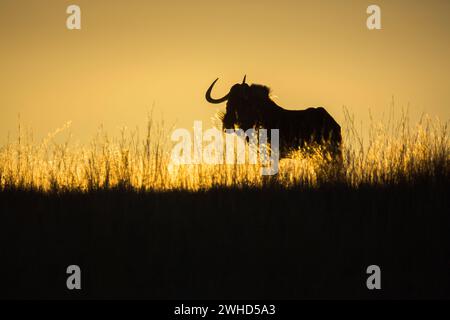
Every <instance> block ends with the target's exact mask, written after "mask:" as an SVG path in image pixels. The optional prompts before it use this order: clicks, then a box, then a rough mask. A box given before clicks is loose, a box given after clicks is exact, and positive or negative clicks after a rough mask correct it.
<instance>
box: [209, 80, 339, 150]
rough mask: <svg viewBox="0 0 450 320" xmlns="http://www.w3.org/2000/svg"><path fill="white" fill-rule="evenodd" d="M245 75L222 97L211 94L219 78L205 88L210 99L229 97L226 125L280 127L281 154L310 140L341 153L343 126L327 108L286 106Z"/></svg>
mask: <svg viewBox="0 0 450 320" xmlns="http://www.w3.org/2000/svg"><path fill="white" fill-rule="evenodd" d="M245 78H246V77H244V80H243V81H242V83H237V84H235V85H234V86H233V87H231V90H230V92H228V94H226V95H225V96H224V97H222V98H220V99H214V98H212V97H211V91H212V89H213V87H214V85H215V83H216V82H217V80H219V78H217V79H216V80H214V82H213V83H212V84H211V86H210V87H209V88H208V90H207V91H206V95H205V97H206V100H207V101H208V102H210V103H215V104H216V103H221V102H225V101H227V107H226V112H225V114H224V115H223V117H222V124H223V128H224V129H234V128H235V126H237V127H238V128H241V129H243V130H244V131H245V130H248V129H251V128H255V129H258V128H264V129H279V137H280V140H279V148H280V156H281V157H286V156H287V155H288V153H289V152H290V151H292V150H296V149H299V148H302V147H305V146H307V145H311V144H316V145H319V146H322V147H323V150H326V151H328V152H329V154H331V155H332V157H333V158H336V157H340V156H341V142H342V137H341V127H340V126H339V124H338V123H337V122H336V121H335V120H334V119H333V117H332V116H331V115H330V114H329V113H328V112H327V111H326V110H325V109H324V108H322V107H318V108H308V109H306V110H286V109H283V108H282V107H280V106H278V105H277V104H276V103H275V102H274V101H273V100H272V99H271V98H270V95H269V94H270V89H269V88H268V87H266V86H263V85H258V84H252V85H248V84H247V83H245Z"/></svg>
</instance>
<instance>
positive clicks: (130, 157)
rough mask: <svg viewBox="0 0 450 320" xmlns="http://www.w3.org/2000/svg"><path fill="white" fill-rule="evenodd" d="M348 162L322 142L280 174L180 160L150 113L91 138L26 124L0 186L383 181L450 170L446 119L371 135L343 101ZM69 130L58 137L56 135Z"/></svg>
mask: <svg viewBox="0 0 450 320" xmlns="http://www.w3.org/2000/svg"><path fill="white" fill-rule="evenodd" d="M344 116H345V121H344V124H343V130H342V134H343V139H344V143H343V149H342V150H343V162H342V163H341V164H336V163H335V162H330V161H327V160H326V159H324V158H327V156H326V155H324V153H323V152H321V151H320V150H319V149H318V148H317V147H316V148H312V150H298V151H296V152H293V153H292V155H291V157H290V158H288V159H283V160H281V162H280V168H279V173H278V175H276V176H274V177H264V176H261V174H260V168H261V166H260V165H250V164H245V165H238V164H236V165H226V164H223V165H205V164H200V165H189V166H176V165H173V164H172V163H171V161H170V154H171V149H172V146H173V142H171V141H170V130H168V129H167V128H165V126H164V122H163V121H154V119H153V118H152V117H151V116H149V119H148V122H147V127H146V129H145V132H144V135H143V136H142V137H141V133H140V131H139V130H138V129H136V130H127V129H123V130H121V132H120V135H119V136H118V137H111V136H109V135H108V133H106V132H105V131H104V130H103V129H99V131H98V133H97V134H96V136H95V137H94V138H93V139H92V141H91V142H90V143H89V144H88V145H80V144H77V143H73V142H72V139H73V138H72V135H71V134H70V128H69V126H70V124H69V123H68V124H66V125H64V126H63V127H62V128H59V129H58V130H56V131H55V132H53V133H51V134H49V135H48V136H47V137H46V138H45V139H44V140H43V141H41V142H39V143H35V142H34V140H33V136H32V134H30V133H29V132H28V131H27V132H24V131H23V129H22V127H21V125H20V124H19V127H18V135H17V139H16V140H15V141H10V140H9V139H8V142H7V143H6V144H5V145H3V146H2V147H1V148H0V189H1V190H9V189H14V190H15V189H21V190H39V191H45V192H48V191H51V192H60V191H91V190H102V189H115V188H118V189H130V190H140V191H150V190H154V191H164V190H173V189H182V190H201V189H208V188H214V187H222V186H226V187H264V186H267V185H270V186H274V185H275V186H279V187H286V188H287V187H292V186H299V185H300V186H304V187H307V188H309V187H311V188H314V187H317V186H322V185H329V184H335V183H339V184H344V185H348V186H352V187H359V186H361V185H367V184H369V185H386V184H399V183H409V184H414V183H418V182H423V181H428V182H436V181H438V180H439V179H448V178H449V173H450V172H449V171H450V170H449V169H450V154H449V151H450V143H449V137H448V121H445V122H441V121H440V120H438V119H432V118H430V117H428V116H423V117H422V119H421V120H420V121H419V122H418V123H416V124H414V125H411V123H410V121H409V118H408V116H407V114H406V113H402V115H401V116H400V118H399V119H394V117H389V119H388V120H387V121H385V122H376V121H374V120H373V119H371V121H370V125H369V127H368V139H366V140H364V139H363V137H364V136H365V135H364V133H363V131H364V130H363V129H358V128H357V125H356V124H355V119H354V116H352V115H351V114H350V112H349V111H348V110H347V109H345V108H344ZM64 132H65V133H68V134H67V135H66V138H65V139H64V140H63V141H62V142H60V141H58V142H57V141H56V140H57V139H55V137H56V136H58V135H61V134H62V133H64Z"/></svg>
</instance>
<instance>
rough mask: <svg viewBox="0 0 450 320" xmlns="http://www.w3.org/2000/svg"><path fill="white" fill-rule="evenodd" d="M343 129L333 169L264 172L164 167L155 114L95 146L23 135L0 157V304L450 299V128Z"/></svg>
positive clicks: (309, 161)
mask: <svg viewBox="0 0 450 320" xmlns="http://www.w3.org/2000/svg"><path fill="white" fill-rule="evenodd" d="M347 120H348V121H347V125H346V126H345V128H344V130H343V134H344V140H345V143H344V149H343V156H344V160H343V164H342V166H339V167H336V166H334V164H333V163H332V164H330V163H329V162H327V161H323V156H322V155H321V154H320V152H317V153H315V152H314V150H313V151H312V152H298V153H296V154H293V157H292V158H291V159H286V160H283V162H282V163H281V164H280V173H279V174H278V175H277V176H275V177H271V178H267V179H265V178H264V179H263V178H262V177H261V175H260V174H259V172H260V171H259V169H260V167H258V166H250V165H243V166H223V165H222V166H202V165H199V166H191V167H177V168H173V167H172V168H171V166H170V157H169V156H170V146H171V145H170V143H169V142H168V141H167V140H165V139H167V132H165V131H164V130H163V129H162V126H155V125H154V124H153V122H152V121H151V119H150V120H149V123H148V127H147V132H146V134H145V136H144V138H143V139H140V138H139V134H138V132H134V133H132V134H131V135H129V136H127V135H126V134H125V132H123V134H122V135H121V137H120V138H118V139H110V138H109V137H108V136H107V135H106V134H105V133H103V132H101V133H100V134H99V135H98V136H97V138H96V139H94V140H93V141H92V143H91V144H90V145H88V146H76V145H75V146H73V145H71V144H70V141H69V140H67V141H66V142H62V143H61V142H59V143H58V142H56V140H54V137H53V136H49V138H48V139H46V140H44V141H43V142H42V143H40V144H33V143H31V140H32V139H30V138H26V137H27V135H24V134H22V133H20V131H21V130H19V138H18V140H17V141H14V142H9V143H7V144H6V145H5V146H3V147H2V148H1V149H0V190H1V191H0V261H1V262H0V263H1V264H0V272H1V274H2V275H3V278H2V285H1V288H2V290H1V291H0V297H3V298H79V297H84V298H153V299H167V298H172V299H173V298H181V299H196V298H203V299H205V298H223V299H239V298H256V299H258V298H266V299H271V298H275V299H300V298H450V273H449V272H448V270H449V269H448V268H449V262H450V234H449V232H448V226H449V225H450V215H449V212H450V210H449V209H450V206H449V200H448V190H449V187H450V165H449V161H450V156H449V150H450V144H449V140H448V133H447V125H446V124H442V123H439V122H433V121H431V120H429V119H428V120H423V121H421V122H420V123H419V124H418V125H416V126H410V125H409V124H408V121H407V119H406V118H402V119H401V120H400V121H399V122H395V123H390V122H388V123H387V124H386V123H385V124H382V125H372V126H371V129H370V131H369V140H368V141H366V142H365V141H363V139H362V138H361V135H360V134H359V132H358V131H357V130H356V126H355V125H354V121H353V119H352V118H351V117H350V116H349V115H348V114H347ZM71 264H77V265H79V266H80V267H81V269H82V288H83V289H82V291H81V292H69V291H68V290H67V289H66V286H65V283H66V278H67V275H66V273H65V271H66V268H67V266H68V265H71ZM372 264H376V265H379V266H380V267H381V271H382V290H381V291H376V292H374V291H369V290H367V288H366V286H365V283H366V279H367V277H368V275H367V274H366V273H365V271H366V268H367V266H369V265H372Z"/></svg>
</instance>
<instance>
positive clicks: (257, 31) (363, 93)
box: [0, 0, 450, 142]
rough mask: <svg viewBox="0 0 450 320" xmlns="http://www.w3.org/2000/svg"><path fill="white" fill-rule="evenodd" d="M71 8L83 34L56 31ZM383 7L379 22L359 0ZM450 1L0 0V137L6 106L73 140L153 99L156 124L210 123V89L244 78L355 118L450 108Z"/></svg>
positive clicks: (297, 102)
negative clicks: (64, 128)
mask: <svg viewBox="0 0 450 320" xmlns="http://www.w3.org/2000/svg"><path fill="white" fill-rule="evenodd" d="M70 4H77V5H79V6H80V7H81V11H82V30H80V31H76V30H75V31H70V30H67V29H66V25H65V22H66V18H67V14H66V12H65V11H66V8H67V6H68V5H70ZM370 4H378V5H379V6H380V7H381V10H382V27H383V30H380V31H369V30H368V29H367V28H366V18H367V14H366V8H367V6H368V5H370ZM449 39H450V1H448V0H431V1H414V0H409V1H406V0H405V1H402V0H389V1H382V0H372V1H363V0H345V1H336V0H320V1H319V0H315V1H313V0H308V1H302V0H290V1H286V0H277V1H274V0H271V1H266V0H257V1H254V0H248V1H242V0H230V1H213V0H208V1H199V0H190V1H173V0H172V1H170V0H164V1H159V0H157V1H156V0H148V1H144V0H127V1H125V0H121V1H118V0H95V1H93V0H77V1H75V0H73V1H62V0H59V1H55V0H28V1H24V0H0V40H1V42H0V43H1V50H0V86H1V88H2V90H1V95H0V108H1V111H0V142H3V141H5V139H4V138H5V137H6V135H7V134H8V132H11V133H12V132H14V131H15V130H16V126H17V115H18V114H19V113H20V117H21V121H22V123H23V124H25V125H27V126H31V127H32V128H33V129H34V132H35V135H36V136H37V138H39V137H42V135H43V134H45V133H47V132H49V131H53V130H54V129H55V128H57V127H60V126H61V125H62V124H64V123H65V122H66V121H68V120H71V121H72V132H73V133H74V135H75V136H76V137H77V138H80V139H86V138H87V137H91V136H93V135H94V134H95V132H96V130H97V128H98V127H99V125H100V124H103V125H104V127H105V128H106V129H107V130H108V132H111V133H114V132H117V128H119V127H122V126H124V125H126V126H128V127H134V126H136V125H138V126H140V127H141V128H143V127H144V124H145V118H146V114H147V111H148V110H150V109H151V107H152V105H153V104H154V105H155V111H156V113H157V114H162V115H163V117H164V119H165V121H166V123H176V125H177V126H178V127H192V125H193V121H194V120H204V121H207V122H208V123H210V118H211V117H212V116H213V115H214V113H215V112H216V111H218V110H223V109H224V107H225V106H224V105H220V106H217V105H214V106H213V105H209V104H208V103H207V102H206V101H205V100H204V92H205V90H206V88H207V87H208V86H209V84H210V83H211V82H212V80H214V79H215V78H216V77H220V78H221V80H220V81H219V82H218V84H217V86H216V89H217V90H216V91H215V92H216V94H217V95H222V94H225V93H226V91H227V89H229V87H230V86H231V85H232V84H234V83H236V82H240V81H241V79H242V77H243V75H244V74H247V79H248V82H255V83H262V84H266V85H268V86H270V87H271V88H272V89H273V93H274V94H275V95H277V96H278V98H277V102H278V103H279V104H280V105H281V106H284V107H287V108H289V109H295V108H298V109H302V108H304V107H307V106H319V105H321V106H325V108H326V109H327V110H328V111H329V112H330V113H331V114H332V115H333V116H335V118H336V119H337V120H338V121H341V120H342V118H343V116H342V106H343V105H346V106H348V107H349V108H350V109H351V111H353V112H354V113H355V115H356V117H358V118H361V119H365V118H367V115H368V110H369V108H370V109H371V110H372V113H373V114H375V115H376V114H377V113H378V114H381V112H382V111H386V110H387V108H388V107H389V104H390V101H391V99H392V96H394V97H395V101H396V103H397V106H398V108H400V106H406V105H407V104H408V103H409V104H410V113H411V116H412V117H417V116H418V115H420V114H421V113H422V112H426V113H429V114H431V115H433V116H439V117H440V118H442V119H443V120H448V119H449V118H450V111H449V110H450V93H449V84H450V72H449V71H450V62H449V57H450V42H449Z"/></svg>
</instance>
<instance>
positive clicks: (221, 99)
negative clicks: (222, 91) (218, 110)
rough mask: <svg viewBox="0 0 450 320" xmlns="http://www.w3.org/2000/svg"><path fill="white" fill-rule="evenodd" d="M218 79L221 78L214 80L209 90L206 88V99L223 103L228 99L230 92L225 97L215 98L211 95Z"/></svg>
mask: <svg viewBox="0 0 450 320" xmlns="http://www.w3.org/2000/svg"><path fill="white" fill-rule="evenodd" d="M217 80H219V78H217V79H216V80H214V82H213V83H212V84H211V85H210V86H209V88H208V90H206V94H205V98H206V101H208V102H209V103H221V102H224V101H227V100H228V95H229V94H227V95H226V96H224V97H223V98H220V99H214V98H212V97H211V91H212V88H213V87H214V85H215V84H216V82H217Z"/></svg>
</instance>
